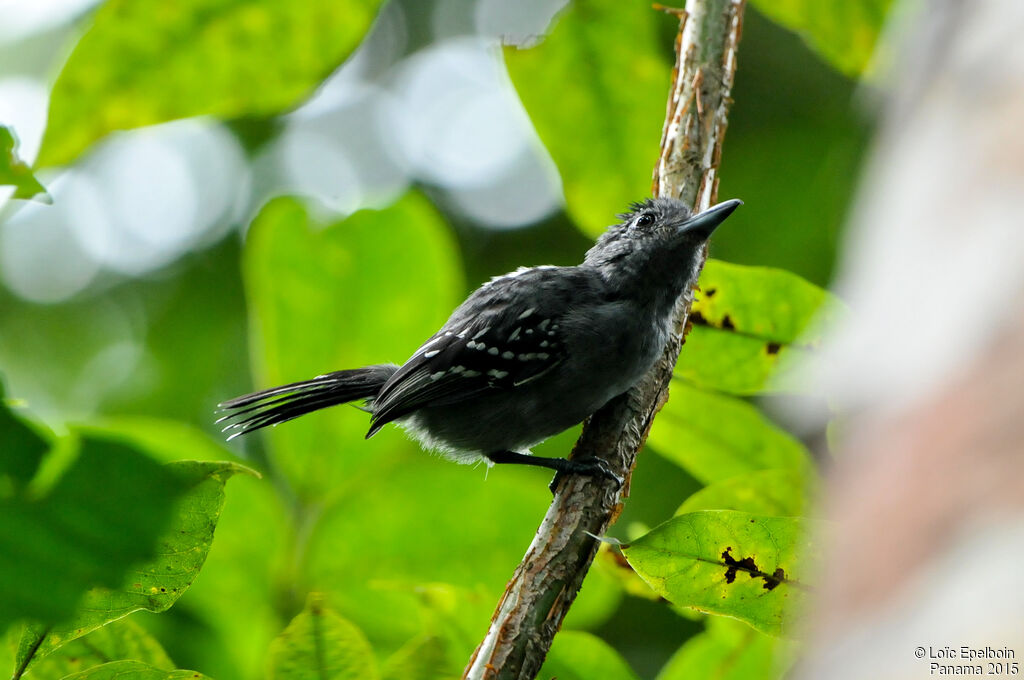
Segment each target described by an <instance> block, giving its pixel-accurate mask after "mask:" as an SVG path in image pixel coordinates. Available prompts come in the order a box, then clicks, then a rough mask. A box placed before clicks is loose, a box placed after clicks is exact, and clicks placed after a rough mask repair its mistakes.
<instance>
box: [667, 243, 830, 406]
mask: <svg viewBox="0 0 1024 680" xmlns="http://www.w3.org/2000/svg"><path fill="white" fill-rule="evenodd" d="M700 290H701V292H700V293H699V294H698V296H697V299H696V300H694V303H693V307H692V308H691V313H690V320H691V321H692V322H693V327H692V329H691V330H690V333H689V334H688V335H687V337H686V347H685V349H684V350H683V352H682V353H681V354H680V355H679V362H678V363H677V364H676V370H675V375H676V376H678V377H681V378H685V379H686V380H688V381H690V382H692V383H694V384H695V385H697V386H699V387H705V388H708V389H714V390H718V391H720V392H728V393H730V394H740V395H749V394H758V393H762V392H792V391H797V390H799V389H800V386H799V384H798V383H796V382H795V381H794V376H793V375H792V373H791V372H790V371H788V370H787V369H788V368H790V367H791V366H793V365H795V364H797V363H799V361H800V360H801V358H802V356H803V355H806V353H807V352H809V351H811V350H812V349H813V348H814V347H815V346H817V344H818V343H819V342H820V340H821V336H822V333H823V331H824V329H826V328H828V327H829V326H830V325H831V324H832V323H834V321H835V319H836V317H837V316H839V315H840V314H841V313H842V311H843V307H842V304H841V303H840V302H839V301H838V300H837V299H836V298H835V297H833V296H831V295H829V293H827V292H826V291H825V290H823V289H821V288H819V287H817V286H815V285H814V284H812V283H809V282H808V281H805V280H804V279H802V278H800V277H799V276H797V275H795V274H792V273H790V272H787V271H783V270H781V269H771V268H768V267H747V266H743V265H736V264H729V263H726V262H721V261H718V260H709V261H708V263H707V265H706V266H705V269H704V272H703V273H702V274H701V279H700Z"/></svg>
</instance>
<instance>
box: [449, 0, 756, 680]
mask: <svg viewBox="0 0 1024 680" xmlns="http://www.w3.org/2000/svg"><path fill="white" fill-rule="evenodd" d="M745 4H746V0H688V2H687V3H686V10H685V12H683V11H679V10H668V11H670V12H671V13H673V14H676V15H677V16H679V19H680V26H679V29H680V30H679V35H678V37H677V38H676V66H675V68H674V69H673V73H672V88H671V91H670V94H669V100H668V106H667V111H666V119H665V126H664V131H663V133H662V142H661V153H660V157H659V159H658V163H657V166H656V168H655V171H654V184H653V192H654V194H655V195H657V196H672V197H676V198H681V199H682V200H684V201H686V202H688V203H690V204H691V205H692V206H693V207H694V209H695V210H701V209H704V208H707V207H709V206H710V205H711V204H712V202H713V201H714V200H715V199H716V194H717V188H718V165H719V162H720V160H721V150H722V140H723V138H724V135H725V129H726V125H727V114H728V110H729V105H730V104H731V101H732V100H731V99H730V97H729V93H730V91H731V88H732V82H733V75H734V73H735V70H736V48H737V45H738V43H739V39H740V34H741V29H742V18H743V9H744V6H745ZM692 300H693V291H688V292H687V293H686V294H685V295H684V296H683V297H681V298H680V300H679V303H678V306H677V316H676V325H675V332H674V333H673V334H672V337H671V338H670V340H669V342H668V344H667V345H666V346H665V350H664V353H663V355H662V357H661V358H660V359H659V361H658V362H657V363H656V364H655V366H654V367H653V368H652V369H651V370H650V371H649V372H648V373H647V375H645V376H644V378H643V379H642V380H641V381H640V382H639V383H638V384H637V385H635V386H634V387H633V388H632V389H631V390H630V391H629V392H628V393H626V394H625V395H623V396H621V397H619V398H617V399H615V400H613V401H612V402H610V403H609V404H607V405H606V406H605V407H604V408H602V409H601V410H600V411H598V412H597V413H595V414H594V415H593V416H591V418H590V419H589V420H588V422H587V423H586V424H585V426H584V428H583V433H582V435H581V436H580V439H579V441H578V442H577V443H576V446H575V448H574V449H573V453H572V455H573V456H574V457H585V456H598V457H600V458H602V459H604V460H605V461H607V462H608V463H609V464H610V466H611V468H612V469H613V470H614V471H615V472H616V473H617V474H619V475H620V476H621V477H622V478H623V479H625V480H626V482H625V484H623V485H622V486H621V487H618V486H617V485H616V484H615V483H614V482H611V481H608V480H603V479H595V478H588V477H582V476H568V477H566V478H564V479H563V480H562V482H561V483H560V484H559V487H558V488H557V490H556V493H555V497H554V499H553V501H552V503H551V507H550V508H549V509H548V512H547V514H546V515H545V517H544V520H543V522H542V523H541V525H540V528H539V529H538V530H537V534H536V536H535V537H534V539H533V542H532V543H531V544H530V547H529V548H528V549H527V551H526V555H525V556H524V557H523V560H522V562H521V563H520V564H519V566H518V567H517V568H516V570H515V573H514V574H513V575H512V579H511V580H510V581H509V582H508V585H507V586H506V588H505V593H504V595H503V596H502V598H501V600H500V601H499V602H498V606H497V609H496V610H495V612H494V615H493V617H492V619H491V625H490V627H489V629H488V631H487V635H486V636H485V637H484V639H483V641H482V642H481V643H480V645H479V646H478V647H477V649H476V651H475V652H474V653H473V656H472V657H471V658H470V661H469V665H468V666H467V668H466V670H465V672H464V674H463V678H466V679H472V680H484V679H496V678H501V679H513V678H515V679H518V680H530V679H532V678H534V677H535V676H536V675H537V673H538V672H539V671H540V667H541V665H542V664H543V662H544V658H545V657H546V656H547V653H548V649H549V648H550V647H551V642H552V640H553V638H554V636H555V633H556V632H558V629H559V628H560V627H561V625H562V621H563V620H564V619H565V615H566V614H567V613H568V611H569V607H570V606H571V605H572V602H573V600H574V599H575V598H576V593H577V592H578V591H579V588H580V585H581V584H582V582H583V578H584V577H585V576H586V573H587V570H588V569H589V568H590V564H591V562H592V561H593V559H594V555H595V554H596V552H597V548H598V544H599V542H598V540H597V539H596V538H594V537H595V536H602V535H604V533H605V531H607V529H608V527H609V526H610V525H611V524H612V522H614V521H615V519H616V518H617V517H618V515H619V512H620V511H621V508H622V502H623V499H624V498H625V497H626V496H628V495H629V478H630V475H631V473H632V470H633V465H634V463H635V462H636V455H637V452H638V451H639V450H640V447H641V446H643V443H644V441H645V439H646V438H647V432H648V430H649V429H650V426H651V422H652V421H653V419H654V416H655V414H656V413H657V412H658V410H660V408H661V406H662V405H663V404H664V403H665V401H666V399H667V398H668V384H669V380H670V378H671V377H672V371H673V369H674V367H675V363H676V360H677V358H678V356H679V350H680V348H681V347H682V344H683V340H684V336H685V330H686V328H687V316H688V311H689V308H690V303H691V302H692Z"/></svg>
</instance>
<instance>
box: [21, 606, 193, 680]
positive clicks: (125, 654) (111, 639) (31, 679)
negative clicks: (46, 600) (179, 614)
mask: <svg viewBox="0 0 1024 680" xmlns="http://www.w3.org/2000/svg"><path fill="white" fill-rule="evenodd" d="M125 659H131V660H134V661H141V662H144V663H147V664H150V665H152V666H155V667H156V668H159V669H163V670H173V669H174V662H172V661H171V659H170V657H168V656H167V652H165V651H164V648H163V647H161V646H160V643H159V642H157V641H156V640H155V639H154V638H153V637H152V636H151V635H150V634H149V633H147V632H146V630H145V629H144V628H142V626H140V625H139V624H137V623H135V622H134V621H132V620H131V619H130V618H127V619H121V620H120V621H115V622H113V623H109V624H107V625H106V626H103V627H102V628H97V629H96V630H94V631H93V632H91V633H89V634H88V635H86V636H84V637H81V638H79V639H77V640H74V641H72V642H69V643H68V644H66V645H64V646H63V647H61V648H60V649H59V650H57V651H56V652H53V653H52V654H50V655H49V656H47V657H46V658H45V659H42V660H40V661H39V662H38V663H36V664H34V665H33V666H32V669H31V670H30V671H29V672H28V673H27V674H26V675H25V678H26V679H27V680H59V679H60V678H63V677H64V676H66V675H70V674H72V673H77V672H79V671H82V670H86V669H89V668H92V667H93V666H99V665H100V664H104V663H107V662H110V661H120V660H125Z"/></svg>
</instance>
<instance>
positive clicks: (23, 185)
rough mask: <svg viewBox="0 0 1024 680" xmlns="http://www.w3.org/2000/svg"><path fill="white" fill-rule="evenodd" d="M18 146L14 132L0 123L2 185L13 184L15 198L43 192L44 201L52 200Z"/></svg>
mask: <svg viewBox="0 0 1024 680" xmlns="http://www.w3.org/2000/svg"><path fill="white" fill-rule="evenodd" d="M17 147H18V143H17V140H16V139H15V137H14V132H13V131H12V130H11V129H10V128H9V127H6V126H4V125H0V186H5V185H11V186H13V187H14V198H35V197H37V196H40V194H41V195H42V197H43V199H44V202H46V203H48V202H50V197H49V195H48V194H47V193H46V188H45V187H44V186H43V185H42V184H40V183H39V180H37V179H36V178H35V175H33V174H32V170H31V169H30V168H29V167H28V165H27V164H26V163H25V161H23V160H21V159H20V158H18V153H17Z"/></svg>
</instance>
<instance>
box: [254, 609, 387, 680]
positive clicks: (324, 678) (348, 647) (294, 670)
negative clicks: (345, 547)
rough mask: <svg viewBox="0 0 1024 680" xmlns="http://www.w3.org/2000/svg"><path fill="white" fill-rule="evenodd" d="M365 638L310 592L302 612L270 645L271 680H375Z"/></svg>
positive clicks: (371, 657) (268, 652)
mask: <svg viewBox="0 0 1024 680" xmlns="http://www.w3.org/2000/svg"><path fill="white" fill-rule="evenodd" d="M378 677H379V675H378V674H377V667H376V663H375V662H374V659H373V651H372V650H371V649H370V644H369V643H368V642H367V641H366V637H365V636H364V635H363V634H362V632H361V631H360V630H359V629H358V628H356V627H355V626H353V625H352V624H351V623H349V622H348V621H346V620H345V619H343V618H341V617H340V616H338V615H337V614H335V613H334V612H333V611H331V610H330V609H328V608H327V607H325V605H324V603H323V600H322V598H321V597H319V596H318V595H316V594H313V595H310V598H309V602H308V603H307V605H306V608H305V609H304V610H302V613H301V614H299V615H298V616H296V617H295V618H294V619H292V622H291V623H289V624H288V627H287V628H285V629H284V631H282V632H281V634H280V635H279V636H278V637H277V638H276V639H275V640H274V641H273V642H272V643H271V644H270V649H269V650H268V651H267V678H268V680H306V679H309V680H376V679H377V678H378Z"/></svg>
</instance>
